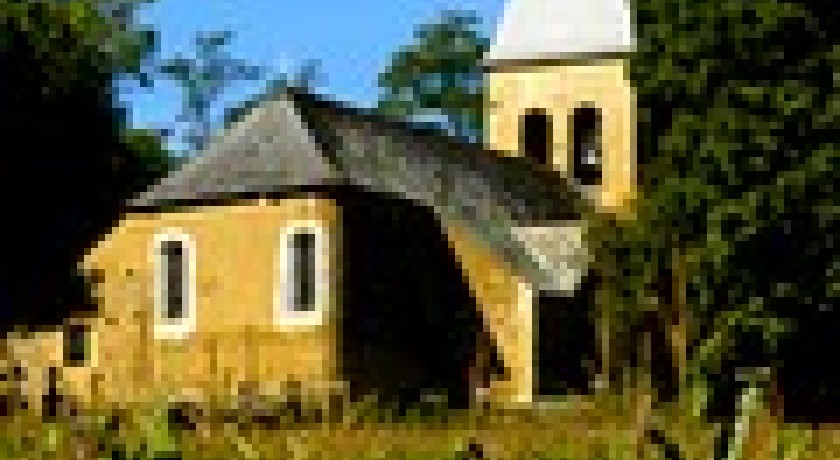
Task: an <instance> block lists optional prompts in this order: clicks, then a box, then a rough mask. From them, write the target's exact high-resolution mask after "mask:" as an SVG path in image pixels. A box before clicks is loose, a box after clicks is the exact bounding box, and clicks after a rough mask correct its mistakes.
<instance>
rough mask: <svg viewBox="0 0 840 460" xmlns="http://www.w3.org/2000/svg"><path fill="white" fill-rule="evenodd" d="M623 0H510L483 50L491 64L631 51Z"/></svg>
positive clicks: (629, 21) (628, 13) (629, 18)
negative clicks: (486, 49)
mask: <svg viewBox="0 0 840 460" xmlns="http://www.w3.org/2000/svg"><path fill="white" fill-rule="evenodd" d="M628 3H629V0H510V1H509V3H508V7H507V8H506V11H505V14H504V16H502V17H503V19H502V22H501V24H500V26H499V28H498V31H497V33H496V35H495V40H494V42H493V43H492V44H491V46H490V49H489V50H488V51H487V53H486V54H485V56H484V63H485V64H486V65H488V66H493V65H497V64H501V63H507V62H524V61H528V60H535V59H551V58H568V57H572V58H575V57H586V56H587V55H592V54H604V53H620V52H627V51H632V50H633V47H634V45H635V34H634V31H633V23H632V16H631V9H630V5H629V4H628Z"/></svg>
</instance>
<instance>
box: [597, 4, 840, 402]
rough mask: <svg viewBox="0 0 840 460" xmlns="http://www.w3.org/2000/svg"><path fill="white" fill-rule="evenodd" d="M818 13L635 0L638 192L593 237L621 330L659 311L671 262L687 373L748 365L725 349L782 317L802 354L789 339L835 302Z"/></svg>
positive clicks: (827, 17) (828, 84) (831, 145)
mask: <svg viewBox="0 0 840 460" xmlns="http://www.w3.org/2000/svg"><path fill="white" fill-rule="evenodd" d="M823 7H824V5H822V4H821V3H819V2H802V1H799V2H795V1H770V0H761V1H754V2H742V1H738V0H724V1H693V2H688V1H684V0H664V1H659V2H642V1H639V2H635V15H636V18H635V23H636V25H637V33H638V37H639V49H638V52H637V53H636V54H635V56H634V58H633V63H632V78H633V80H634V82H635V85H636V87H637V88H638V101H639V107H640V112H639V122H640V123H639V149H638V151H639V155H640V171H641V176H642V177H641V178H642V183H643V187H642V188H643V193H642V197H641V199H640V202H639V203H638V212H637V216H636V219H635V220H633V221H620V222H617V221H614V220H613V221H610V220H609V219H604V221H603V222H601V223H600V225H599V226H597V228H598V231H596V232H594V233H593V235H598V236H597V238H598V239H599V240H600V241H603V242H604V244H601V245H598V246H600V247H602V248H603V249H604V251H603V253H602V254H601V255H600V256H601V257H602V258H603V259H602V260H604V261H605V266H607V267H608V268H610V269H611V274H612V277H611V278H612V282H613V283H612V286H613V287H615V288H616V289H615V290H614V292H613V294H614V295H615V296H616V297H617V298H619V299H622V300H623V301H622V302H620V303H618V306H619V308H618V311H617V312H616V314H617V315H618V316H619V317H622V318H623V319H624V321H622V322H623V323H624V324H632V323H633V321H634V318H637V317H638V314H639V312H641V311H645V310H650V309H653V310H660V311H666V310H668V309H670V308H671V307H672V304H673V296H671V295H670V294H666V293H667V291H668V289H662V287H663V286H664V285H666V284H667V283H669V282H670V278H669V277H670V276H671V275H672V274H673V273H674V272H675V270H678V269H679V268H680V266H683V267H684V268H685V274H686V278H685V279H686V287H687V296H686V299H685V300H686V303H687V305H685V308H686V310H687V312H688V314H689V317H690V319H691V320H692V322H691V324H692V325H693V326H692V327H691V329H690V330H691V336H690V342H689V343H690V346H689V359H690V364H691V369H692V375H693V376H694V377H695V378H696V379H698V381H702V380H705V379H706V378H708V377H710V376H711V374H713V373H715V372H717V371H716V370H715V369H719V368H723V369H724V370H726V369H731V368H732V367H733V366H735V365H737V364H741V365H745V364H750V363H752V364H755V363H756V362H758V361H761V360H759V359H758V358H757V357H756V356H747V355H748V353H747V352H746V351H744V352H741V353H736V352H735V351H736V348H733V347H734V346H735V345H736V344H739V343H740V344H741V345H742V347H740V350H742V351H743V350H752V351H755V350H756V349H758V348H761V349H763V351H764V352H767V353H770V352H772V351H773V349H774V345H778V343H779V340H780V338H781V337H782V335H780V334H779V332H780V331H782V330H783V328H781V326H783V325H785V324H787V325H788V326H791V327H788V328H787V331H788V332H793V331H794V330H799V331H800V332H799V333H796V334H787V335H785V337H788V338H787V339H785V340H786V342H785V343H786V345H785V348H786V349H788V350H798V352H801V351H802V349H801V348H798V347H795V346H793V345H794V343H800V342H797V339H794V338H793V337H795V336H799V337H802V336H803V334H802V331H806V330H808V331H810V333H809V332H805V334H811V335H813V334H815V333H816V334H820V333H821V332H819V331H820V329H819V328H814V327H813V326H814V325H816V324H817V323H818V322H820V320H819V319H818V320H816V321H814V320H813V318H822V321H825V320H826V318H831V315H830V314H829V313H826V311H830V310H831V309H833V308H836V306H837V298H838V296H837V286H838V285H840V284H838V281H840V279H838V274H840V270H838V268H840V262H838V258H837V251H836V249H835V245H836V242H835V235H836V234H837V231H836V230H837V210H838V206H837V203H836V200H835V198H834V193H833V183H834V182H835V179H836V177H835V173H834V170H835V168H836V166H837V163H838V156H837V155H836V153H835V152H836V149H837V147H838V140H840V139H839V138H838V136H840V133H838V131H837V130H836V129H835V128H834V126H835V125H836V123H837V121H838V116H840V111H838V109H840V105H838V104H840V91H839V89H840V88H839V87H838V85H840V80H838V79H837V77H836V75H837V74H838V63H840V46H838V45H839V43H838V38H837V34H835V33H833V30H834V29H833V27H834V26H835V25H836V16H837V15H836V13H833V14H829V13H830V11H823V12H818V8H823ZM809 318H812V319H809ZM834 324H835V325H836V320H835V323H834ZM809 328H810V329H809ZM815 331H817V332H815ZM755 337H761V338H763V339H754V338H755ZM750 340H755V343H753V342H750ZM801 343H805V342H801ZM813 350H816V349H813ZM725 357H726V359H724V358H725ZM730 358H732V359H730ZM735 358H737V359H735ZM799 359H800V361H802V360H804V361H811V360H810V359H807V358H806V357H802V356H800V357H799ZM764 362H765V363H769V361H768V358H767V357H766V356H765V357H764ZM789 366H793V363H791V362H786V363H785V367H789ZM712 379H714V377H712ZM832 388H837V386H836V385H834V386H833V387H832Z"/></svg>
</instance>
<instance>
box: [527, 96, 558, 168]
mask: <svg viewBox="0 0 840 460" xmlns="http://www.w3.org/2000/svg"><path fill="white" fill-rule="evenodd" d="M521 124H522V127H521V129H520V131H519V148H520V151H521V152H522V154H523V155H524V156H527V157H529V158H531V159H532V160H534V162H535V163H537V164H540V165H544V166H551V165H552V164H553V158H552V150H553V149H552V145H553V143H554V142H553V137H552V129H553V127H552V122H551V117H550V116H549V114H548V113H547V112H546V111H545V110H543V109H530V110H528V111H527V112H525V114H524V115H522V121H521Z"/></svg>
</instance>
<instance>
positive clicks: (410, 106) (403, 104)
mask: <svg viewBox="0 0 840 460" xmlns="http://www.w3.org/2000/svg"><path fill="white" fill-rule="evenodd" d="M478 25H479V20H478V18H477V17H476V16H475V15H472V14H469V13H464V12H453V11H447V12H444V13H443V14H442V15H441V17H440V18H439V20H438V21H437V22H434V23H430V24H424V25H422V26H420V27H419V28H418V29H417V31H416V33H415V42H414V43H412V44H410V45H408V46H406V47H404V48H402V49H401V50H399V51H397V52H396V53H394V55H393V57H392V59H391V63H390V64H389V65H388V66H387V67H386V68H385V70H384V71H383V72H382V73H380V75H379V80H378V82H379V87H380V89H381V91H382V95H381V97H380V101H379V105H378V108H379V109H380V110H381V111H382V112H385V113H390V114H395V115H400V116H407V117H417V116H423V117H427V116H430V115H431V116H436V117H437V118H440V119H442V120H443V121H444V124H446V125H448V127H449V128H451V129H452V130H453V131H454V133H455V134H456V135H460V136H465V137H472V138H476V139H477V138H479V137H480V136H481V131H482V129H483V124H484V123H483V102H484V82H483V70H482V68H481V65H480V60H481V58H482V56H483V54H484V52H485V51H486V49H487V47H488V45H489V39H488V38H486V37H484V36H482V35H481V34H480V33H479V31H478V30H477V26H478Z"/></svg>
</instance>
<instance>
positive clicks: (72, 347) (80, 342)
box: [63, 324, 88, 367]
mask: <svg viewBox="0 0 840 460" xmlns="http://www.w3.org/2000/svg"><path fill="white" fill-rule="evenodd" d="M63 348H64V365H65V366H70V367H72V366H84V365H85V362H86V361H87V359H88V329H87V326H85V325H82V324H73V325H70V326H68V327H67V328H66V329H65V331H64V346H63Z"/></svg>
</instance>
